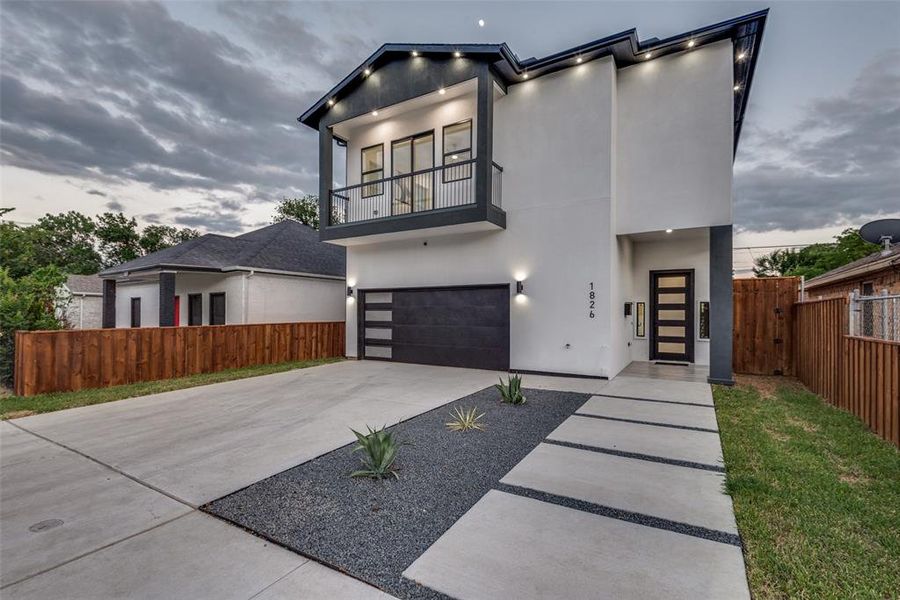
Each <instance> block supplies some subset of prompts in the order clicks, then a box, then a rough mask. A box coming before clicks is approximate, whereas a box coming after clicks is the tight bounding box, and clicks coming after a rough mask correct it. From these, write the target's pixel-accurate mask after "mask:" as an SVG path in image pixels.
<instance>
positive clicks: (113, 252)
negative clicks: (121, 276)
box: [97, 212, 141, 266]
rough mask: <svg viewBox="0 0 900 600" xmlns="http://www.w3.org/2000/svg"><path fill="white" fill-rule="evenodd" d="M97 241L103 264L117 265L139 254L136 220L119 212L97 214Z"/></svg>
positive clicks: (139, 246)
mask: <svg viewBox="0 0 900 600" xmlns="http://www.w3.org/2000/svg"><path fill="white" fill-rule="evenodd" d="M97 242H98V244H97V245H98V248H99V250H100V254H101V255H102V256H103V265H104V266H111V265H117V264H119V263H123V262H126V261H129V260H134V259H135V258H137V257H138V256H141V235H140V234H139V233H138V230H137V221H136V220H135V219H134V217H132V218H130V219H129V218H128V217H126V216H125V215H124V214H122V213H120V212H119V213H111V212H107V213H103V214H102V215H98V216H97Z"/></svg>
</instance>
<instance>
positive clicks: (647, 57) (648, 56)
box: [644, 52, 653, 60]
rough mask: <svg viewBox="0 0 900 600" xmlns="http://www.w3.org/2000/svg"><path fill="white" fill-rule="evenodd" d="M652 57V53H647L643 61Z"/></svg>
mask: <svg viewBox="0 0 900 600" xmlns="http://www.w3.org/2000/svg"><path fill="white" fill-rule="evenodd" d="M652 56H653V53H652V52H648V53H647V54H645V55H644V60H650V57H652Z"/></svg>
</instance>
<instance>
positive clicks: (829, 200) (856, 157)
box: [735, 49, 900, 231]
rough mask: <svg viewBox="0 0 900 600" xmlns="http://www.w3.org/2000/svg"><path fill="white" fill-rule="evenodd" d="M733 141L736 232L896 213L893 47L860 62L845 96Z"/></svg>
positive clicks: (899, 202) (899, 128)
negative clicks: (736, 150) (777, 127)
mask: <svg viewBox="0 0 900 600" xmlns="http://www.w3.org/2000/svg"><path fill="white" fill-rule="evenodd" d="M741 145H742V150H741V159H740V160H739V161H738V164H737V165H736V172H735V223H736V224H737V226H738V228H739V229H742V230H746V231H766V230H770V229H776V228H777V229H786V230H789V231H795V230H798V229H813V228H818V227H828V226H834V225H845V224H855V225H859V224H861V223H860V221H863V220H866V219H868V218H871V217H873V216H878V215H884V214H896V213H897V212H900V177H898V176H897V173H898V172H900V49H896V50H891V51H888V52H885V53H883V54H882V55H880V56H878V57H877V58H876V59H875V60H874V61H873V62H871V63H870V64H868V65H867V66H866V67H865V68H863V70H862V71H861V73H860V74H859V76H858V77H857V78H856V80H855V81H854V83H853V85H852V86H851V88H850V89H849V90H847V91H846V92H845V93H842V94H837V95H834V96H831V97H828V98H820V99H818V100H815V101H813V102H811V103H810V104H809V105H808V106H806V107H805V113H804V115H803V118H802V119H801V120H800V121H799V122H798V123H797V124H796V125H795V126H793V127H792V128H790V129H788V130H784V131H767V130H765V129H762V128H750V129H748V130H746V131H745V132H744V137H743V139H742V140H741Z"/></svg>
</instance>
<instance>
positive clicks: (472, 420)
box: [447, 406, 484, 431]
mask: <svg viewBox="0 0 900 600" xmlns="http://www.w3.org/2000/svg"><path fill="white" fill-rule="evenodd" d="M483 416H484V413H481V414H478V407H477V406H473V407H472V408H469V409H466V410H463V409H462V408H460V407H459V406H457V407H455V408H454V409H453V410H452V411H450V418H451V419H453V420H452V421H450V422H449V423H447V429H449V430H450V431H468V430H470V429H477V430H478V431H484V423H480V422H479V421H480V420H481V417H483Z"/></svg>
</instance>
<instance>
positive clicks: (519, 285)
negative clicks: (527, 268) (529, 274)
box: [516, 281, 525, 296]
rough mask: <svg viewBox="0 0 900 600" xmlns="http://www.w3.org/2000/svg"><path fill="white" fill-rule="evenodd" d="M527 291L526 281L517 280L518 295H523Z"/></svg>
mask: <svg viewBox="0 0 900 600" xmlns="http://www.w3.org/2000/svg"><path fill="white" fill-rule="evenodd" d="M524 293H525V282H524V281H517V282H516V295H517V296H518V295H521V294H524Z"/></svg>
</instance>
